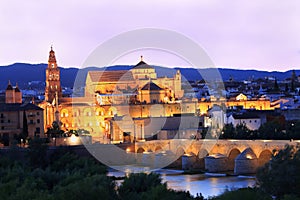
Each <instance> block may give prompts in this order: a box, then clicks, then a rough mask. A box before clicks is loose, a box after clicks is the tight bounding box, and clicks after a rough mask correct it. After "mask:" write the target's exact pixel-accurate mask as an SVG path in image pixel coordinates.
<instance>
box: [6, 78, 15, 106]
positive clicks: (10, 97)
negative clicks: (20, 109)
mask: <svg viewBox="0 0 300 200" xmlns="http://www.w3.org/2000/svg"><path fill="white" fill-rule="evenodd" d="M5 103H15V90H14V88H13V87H12V85H11V83H10V81H8V85H7V88H6V91H5Z"/></svg>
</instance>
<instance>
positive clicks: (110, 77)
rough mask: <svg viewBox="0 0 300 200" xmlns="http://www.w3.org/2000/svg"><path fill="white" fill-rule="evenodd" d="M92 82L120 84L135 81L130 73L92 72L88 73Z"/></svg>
mask: <svg viewBox="0 0 300 200" xmlns="http://www.w3.org/2000/svg"><path fill="white" fill-rule="evenodd" d="M88 75H89V76H90V78H91V80H92V82H119V81H134V78H133V76H132V73H131V72H130V71H125V70H118V71H90V72H88Z"/></svg>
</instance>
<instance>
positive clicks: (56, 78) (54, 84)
mask: <svg viewBox="0 0 300 200" xmlns="http://www.w3.org/2000/svg"><path fill="white" fill-rule="evenodd" d="M56 94H57V98H58V99H60V98H61V97H62V92H61V86H60V71H59V68H58V67H57V63H56V58H55V52H54V51H53V48H52V46H51V50H50V52H49V60H48V67H47V69H46V88H45V100H46V101H48V102H50V103H52V101H53V100H54V99H55V98H56Z"/></svg>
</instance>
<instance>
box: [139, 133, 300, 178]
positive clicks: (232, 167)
mask: <svg viewBox="0 0 300 200" xmlns="http://www.w3.org/2000/svg"><path fill="white" fill-rule="evenodd" d="M287 144H290V145H297V144H300V140H297V141H289V140H206V139H205V140H187V139H173V140H153V141H147V142H137V143H135V152H136V153H144V154H148V153H151V154H159V153H161V152H169V154H173V155H176V156H177V157H178V159H177V161H176V162H175V164H177V166H178V165H181V166H182V168H184V169H190V168H201V169H205V170H206V171H209V172H220V171H235V173H239V171H241V169H242V171H243V170H244V169H246V168H249V170H248V171H247V170H246V171H245V173H254V172H255V171H256V169H257V167H259V166H262V165H264V164H265V163H266V162H268V161H269V160H270V158H271V155H272V151H273V150H279V149H283V148H284V146H285V145H287ZM241 154H243V155H241ZM239 155H241V156H240V157H239V158H240V161H239V162H238V163H239V166H237V160H236V158H237V157H238V156H239ZM242 156H244V158H243V157H242ZM245 163H246V164H245ZM250 168H251V169H250Z"/></svg>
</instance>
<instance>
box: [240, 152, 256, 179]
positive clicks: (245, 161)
mask: <svg viewBox="0 0 300 200" xmlns="http://www.w3.org/2000/svg"><path fill="white" fill-rule="evenodd" d="M257 168H258V159H257V157H256V155H255V154H254V152H253V151H252V149H250V148H247V149H246V150H245V151H243V152H242V153H241V154H240V155H238V157H236V159H235V167H234V174H236V175H240V174H254V173H256V171H257Z"/></svg>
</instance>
